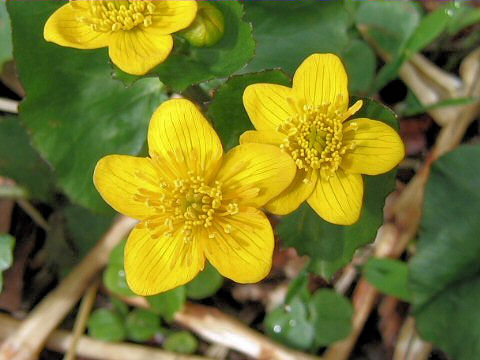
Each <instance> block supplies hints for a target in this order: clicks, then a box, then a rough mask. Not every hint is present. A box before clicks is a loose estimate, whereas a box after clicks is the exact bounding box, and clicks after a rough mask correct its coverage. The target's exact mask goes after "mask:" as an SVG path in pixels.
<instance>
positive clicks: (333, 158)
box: [240, 54, 405, 225]
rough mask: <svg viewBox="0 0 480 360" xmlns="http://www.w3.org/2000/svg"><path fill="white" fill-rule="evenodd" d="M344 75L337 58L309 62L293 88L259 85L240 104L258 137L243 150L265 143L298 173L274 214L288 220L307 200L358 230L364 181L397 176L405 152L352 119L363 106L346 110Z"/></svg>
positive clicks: (373, 126)
mask: <svg viewBox="0 0 480 360" xmlns="http://www.w3.org/2000/svg"><path fill="white" fill-rule="evenodd" d="M347 82H348V80H347V74H346V72H345V68H344V67H343V65H342V63H341V61H340V59H339V58H338V57H337V56H335V55H333V54H314V55H311V56H309V57H308V58H307V59H306V60H304V62H303V63H302V64H301V65H300V67H299V68H298V69H297V71H296V72H295V76H294V78H293V87H292V88H289V87H285V86H281V85H275V84H254V85H250V86H248V87H247V88H246V89H245V92H244V94H243V103H244V105H245V108H246V110H247V113H248V115H249V117H250V120H251V121H252V123H253V125H254V126H255V129H256V130H257V131H247V132H245V133H244V134H242V136H241V137H240V142H241V143H242V144H245V143H267V144H274V145H277V146H278V147H280V148H281V149H282V150H283V151H284V152H286V153H288V154H290V156H291V157H292V158H293V160H295V164H296V165H297V173H296V176H295V179H294V180H293V182H292V184H291V185H290V186H289V187H288V188H287V189H286V190H285V191H284V192H283V193H282V194H280V195H279V196H278V197H276V198H275V199H273V200H272V201H271V202H270V203H269V204H267V206H266V209H267V210H269V211H270V212H272V213H274V214H279V215H284V214H288V213H290V212H292V211H294V210H295V209H297V208H298V206H300V204H301V203H302V202H304V201H305V200H307V202H308V204H309V205H310V206H311V207H312V208H313V209H314V210H315V211H316V212H317V213H318V215H320V216H321V217H322V218H323V219H325V220H327V221H329V222H331V223H334V224H340V225H350V224H353V223H355V222H356V221H357V220H358V219H359V217H360V213H361V209H362V204H363V192H364V185H363V179H362V175H361V174H367V175H378V174H382V173H385V172H387V171H389V170H391V169H392V168H394V167H395V166H396V165H397V164H398V163H399V162H400V161H401V160H402V159H403V157H404V155H405V148H404V145H403V142H402V140H401V138H400V136H399V135H398V134H397V132H396V131H395V130H394V129H393V128H391V127H390V126H388V125H386V124H385V123H383V122H381V121H377V120H371V119H367V118H357V119H351V120H349V119H350V117H351V116H352V115H353V114H355V113H356V112H357V111H358V110H359V109H360V108H361V107H362V105H363V102H362V101H361V100H359V101H357V102H356V103H355V104H353V105H352V106H351V107H348V103H349V94H348V88H347Z"/></svg>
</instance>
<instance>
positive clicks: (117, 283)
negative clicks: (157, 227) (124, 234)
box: [103, 240, 135, 296]
mask: <svg viewBox="0 0 480 360" xmlns="http://www.w3.org/2000/svg"><path fill="white" fill-rule="evenodd" d="M125 244H126V240H124V241H122V242H121V243H120V244H118V245H117V246H116V247H115V249H113V251H112V252H111V253H110V259H109V261H108V266H107V268H106V269H105V271H104V272H103V283H104V284H105V286H106V287H107V289H108V290H109V291H111V292H112V293H114V294H117V295H120V296H134V295H135V294H134V293H133V291H132V290H130V288H129V287H128V284H127V278H126V275H125V268H124V255H123V254H124V249H125Z"/></svg>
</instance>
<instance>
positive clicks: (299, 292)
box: [285, 271, 311, 304]
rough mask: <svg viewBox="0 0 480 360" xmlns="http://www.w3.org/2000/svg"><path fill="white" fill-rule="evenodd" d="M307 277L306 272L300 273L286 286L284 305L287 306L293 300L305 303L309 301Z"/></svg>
mask: <svg viewBox="0 0 480 360" xmlns="http://www.w3.org/2000/svg"><path fill="white" fill-rule="evenodd" d="M308 282H309V275H308V272H307V271H302V272H301V273H300V274H299V275H298V276H297V277H296V278H295V279H294V280H293V281H292V282H291V283H290V285H289V286H288V292H287V295H286V296H285V304H289V303H290V302H291V301H292V300H293V299H294V298H298V299H300V300H302V301H303V302H304V303H307V302H308V301H309V300H310V295H311V294H310V290H308Z"/></svg>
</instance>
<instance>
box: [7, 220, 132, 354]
mask: <svg viewBox="0 0 480 360" xmlns="http://www.w3.org/2000/svg"><path fill="white" fill-rule="evenodd" d="M135 223H136V220H133V219H130V218H127V217H120V218H119V219H118V220H117V221H116V222H115V223H114V224H113V225H112V227H111V228H110V230H109V231H108V232H107V233H106V234H105V236H104V237H103V238H102V239H101V240H100V242H99V243H98V244H97V245H96V246H95V247H94V248H93V249H92V250H91V251H90V252H89V254H88V255H87V256H86V257H85V258H84V259H83V260H82V261H81V262H80V263H79V264H78V265H77V266H76V267H75V269H74V270H73V271H72V272H71V273H70V274H69V275H68V276H67V277H66V278H65V279H64V280H63V281H62V282H61V284H60V285H59V286H58V287H57V288H56V289H55V290H53V291H52V292H51V293H50V294H48V296H46V297H45V298H44V299H43V300H42V301H41V302H40V304H38V305H37V306H36V307H35V309H33V311H31V312H30V314H29V315H28V317H27V318H26V319H25V320H24V321H22V323H21V325H20V326H19V328H18V329H17V330H16V331H15V332H14V333H13V334H11V335H10V336H9V337H8V338H7V339H6V340H5V341H4V343H3V344H2V346H1V347H0V360H33V359H36V358H37V357H38V354H39V352H40V350H41V349H42V346H43V344H44V343H45V341H46V339H47V338H48V336H49V334H50V333H51V332H52V331H53V330H54V329H55V328H56V327H57V326H58V325H59V324H60V322H61V321H62V320H63V319H64V318H65V316H66V315H67V314H68V313H69V311H70V310H71V309H72V307H73V306H74V305H75V304H76V303H77V301H78V300H79V298H80V297H81V296H82V294H83V291H84V290H85V288H87V286H88V285H89V284H90V282H91V279H92V278H93V277H94V276H95V274H97V272H98V271H100V269H101V268H102V267H103V266H104V265H105V264H106V263H107V261H108V257H109V254H110V252H111V251H112V249H113V248H114V247H115V246H116V245H117V244H118V243H119V242H120V241H121V240H122V239H123V238H124V237H125V236H126V235H127V234H128V232H129V231H130V230H131V229H132V227H133V226H134V225H135Z"/></svg>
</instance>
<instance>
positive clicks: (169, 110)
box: [148, 99, 223, 181]
mask: <svg viewBox="0 0 480 360" xmlns="http://www.w3.org/2000/svg"><path fill="white" fill-rule="evenodd" d="M148 147H149V153H150V156H151V157H152V158H155V157H158V156H159V157H160V158H162V159H165V161H167V162H168V164H169V165H171V168H172V171H176V174H175V175H176V177H177V178H186V177H187V176H188V171H193V172H194V173H195V174H196V175H202V176H204V177H205V180H207V181H208V180H209V179H210V176H212V175H213V174H215V173H216V172H217V170H218V167H219V165H220V163H221V158H222V155H223V149H222V144H221V143H220V139H219V138H218V136H217V134H216V133H215V131H214V130H213V128H212V127H211V126H210V124H209V123H208V121H207V120H206V119H205V118H204V117H203V115H202V114H201V113H200V111H199V110H198V109H197V108H196V106H195V105H194V104H193V103H192V102H190V101H188V100H185V99H172V100H168V101H165V102H164V103H163V104H162V105H160V107H159V108H158V109H157V111H155V113H154V114H153V117H152V120H151V121H150V126H149V128H148ZM188 177H189V176H188Z"/></svg>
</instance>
